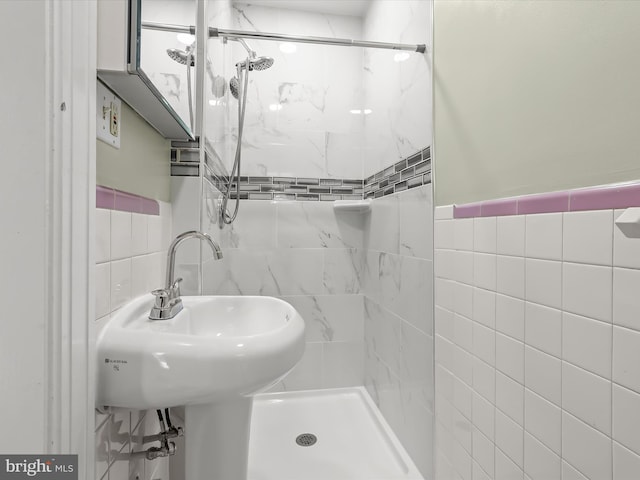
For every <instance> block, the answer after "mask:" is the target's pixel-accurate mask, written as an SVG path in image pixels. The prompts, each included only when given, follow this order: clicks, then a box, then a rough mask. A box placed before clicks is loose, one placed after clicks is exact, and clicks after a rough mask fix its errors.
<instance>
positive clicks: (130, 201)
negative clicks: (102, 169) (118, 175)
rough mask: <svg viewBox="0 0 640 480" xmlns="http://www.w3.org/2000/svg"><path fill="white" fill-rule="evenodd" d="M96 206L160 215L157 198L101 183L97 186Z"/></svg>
mask: <svg viewBox="0 0 640 480" xmlns="http://www.w3.org/2000/svg"><path fill="white" fill-rule="evenodd" d="M96 208H106V209H108V210H120V211H122V212H133V213H144V214H146V215H160V204H159V203H158V202H157V201H156V200H153V199H151V198H146V197H141V196H139V195H134V194H132V193H127V192H121V191H120V190H115V189H113V188H109V187H103V186H100V185H98V186H96Z"/></svg>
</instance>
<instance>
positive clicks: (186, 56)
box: [167, 47, 196, 67]
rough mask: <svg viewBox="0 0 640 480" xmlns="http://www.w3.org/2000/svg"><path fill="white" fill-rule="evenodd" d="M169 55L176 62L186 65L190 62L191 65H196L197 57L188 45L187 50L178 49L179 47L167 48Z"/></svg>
mask: <svg viewBox="0 0 640 480" xmlns="http://www.w3.org/2000/svg"><path fill="white" fill-rule="evenodd" d="M167 55H169V58H171V60H173V61H174V62H178V63H179V64H180V65H186V64H187V62H189V65H190V66H191V67H193V66H195V64H196V62H195V58H194V56H193V55H192V54H191V49H190V48H189V47H187V51H186V52H184V51H182V50H178V49H177V48H167Z"/></svg>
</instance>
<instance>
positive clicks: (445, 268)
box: [433, 250, 456, 280]
mask: <svg viewBox="0 0 640 480" xmlns="http://www.w3.org/2000/svg"><path fill="white" fill-rule="evenodd" d="M455 254H456V251H455V250H436V251H435V252H434V253H433V268H434V275H435V276H436V278H444V279H447V280H453V279H454V277H455V272H456V265H455V260H456V257H455Z"/></svg>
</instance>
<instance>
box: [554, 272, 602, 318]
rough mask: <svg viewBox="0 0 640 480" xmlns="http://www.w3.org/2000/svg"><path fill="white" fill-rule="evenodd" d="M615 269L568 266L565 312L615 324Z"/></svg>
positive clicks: (563, 293)
mask: <svg viewBox="0 0 640 480" xmlns="http://www.w3.org/2000/svg"><path fill="white" fill-rule="evenodd" d="M612 287H613V269H612V268H611V267H600V266H596V265H581V264H577V263H564V264H563V271H562V303H563V310H566V311H568V312H571V313H577V314H578V315H584V316H585V317H590V318H595V319H597V320H602V321H605V322H611V316H612V313H611V311H612Z"/></svg>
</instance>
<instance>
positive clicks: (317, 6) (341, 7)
mask: <svg viewBox="0 0 640 480" xmlns="http://www.w3.org/2000/svg"><path fill="white" fill-rule="evenodd" d="M233 2H234V3H249V4H251V5H256V6H261V7H272V8H283V9H288V10H304V11H306V12H318V13H328V14H331V15H351V16H354V17H363V16H364V14H365V13H366V12H367V9H368V8H369V4H370V3H371V0H233Z"/></svg>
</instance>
